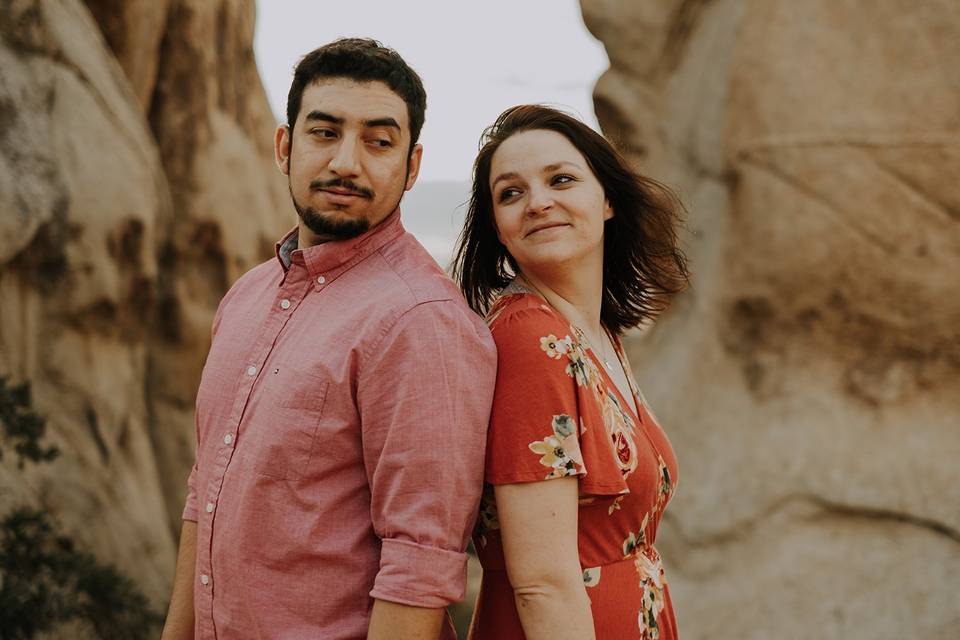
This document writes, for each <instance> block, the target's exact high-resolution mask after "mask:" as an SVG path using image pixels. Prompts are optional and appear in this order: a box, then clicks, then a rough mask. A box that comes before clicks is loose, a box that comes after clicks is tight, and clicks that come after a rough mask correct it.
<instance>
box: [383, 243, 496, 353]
mask: <svg viewBox="0 0 960 640" xmlns="http://www.w3.org/2000/svg"><path fill="white" fill-rule="evenodd" d="M380 257H381V259H382V260H383V262H384V263H385V266H386V269H387V271H388V273H389V278H391V279H392V282H391V283H390V286H388V287H385V289H386V290H387V291H386V292H385V293H386V295H385V296H384V298H383V299H381V300H379V301H378V303H379V304H380V305H381V308H382V309H383V310H385V311H386V310H387V309H390V311H392V312H393V313H395V314H397V315H398V316H400V315H404V314H406V313H407V312H408V311H411V310H412V309H414V308H416V307H423V308H422V311H428V310H433V311H435V312H436V313H439V314H441V315H444V316H445V317H446V320H447V321H452V322H459V323H463V324H467V325H470V326H471V327H473V329H474V330H475V331H476V332H477V333H478V334H480V335H481V336H484V335H489V330H488V329H487V326H486V323H485V322H484V321H483V319H482V318H481V317H480V316H478V315H477V314H476V313H474V312H473V310H472V309H471V308H470V307H469V306H468V305H467V302H466V300H464V298H463V294H461V293H460V289H459V288H457V285H456V284H455V283H454V282H453V280H451V279H450V276H448V275H447V273H446V272H445V271H444V270H443V269H441V268H440V266H439V265H438V264H437V262H436V261H435V260H434V259H433V257H431V256H430V254H429V253H428V252H427V250H426V249H424V248H423V246H422V245H421V244H420V243H419V242H418V241H417V239H416V238H415V237H413V236H412V235H411V234H409V233H405V234H404V235H402V236H401V237H399V238H398V239H397V241H396V242H393V243H391V244H390V245H389V246H387V247H385V248H384V249H383V250H381V252H380Z"/></svg>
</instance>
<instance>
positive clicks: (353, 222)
mask: <svg viewBox="0 0 960 640" xmlns="http://www.w3.org/2000/svg"><path fill="white" fill-rule="evenodd" d="M334 187H335V188H338V189H348V190H350V191H352V192H354V193H356V194H357V195H358V196H360V197H362V198H367V199H368V200H372V199H373V191H371V190H370V189H367V188H366V187H361V186H358V185H355V184H353V183H352V182H350V181H349V180H341V179H339V178H335V179H333V180H326V181H323V180H314V181H313V182H311V183H310V191H311V192H312V191H318V190H321V189H327V188H334ZM287 189H288V190H289V191H290V199H291V200H293V207H294V208H295V209H296V210H297V215H299V216H300V219H301V220H303V223H304V224H305V225H307V228H308V229H310V231H312V232H314V233H315V234H317V235H318V236H325V237H327V238H333V239H336V240H347V239H349V238H355V237H357V236H359V235H362V234H364V233H366V232H367V230H369V229H370V221H369V220H368V219H366V218H347V219H345V220H338V219H336V218H333V217H332V216H328V215H324V214H323V213H320V212H319V211H317V209H316V208H314V207H307V206H303V205H301V204H300V203H299V202H297V198H296V196H294V195H293V186H292V185H291V184H290V181H289V180H288V181H287Z"/></svg>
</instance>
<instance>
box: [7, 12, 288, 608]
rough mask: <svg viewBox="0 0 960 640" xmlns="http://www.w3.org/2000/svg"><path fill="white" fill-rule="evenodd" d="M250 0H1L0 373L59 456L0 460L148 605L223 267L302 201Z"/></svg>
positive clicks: (170, 528) (231, 265)
mask: <svg viewBox="0 0 960 640" xmlns="http://www.w3.org/2000/svg"><path fill="white" fill-rule="evenodd" d="M253 23H254V6H253V1H252V0H217V1H214V2H210V1H206V0H204V1H201V0H164V1H160V2H158V1H156V0H151V1H150V2H147V1H146V0H133V1H125V2H117V1H111V0H90V1H89V2H87V3H86V4H84V3H83V2H80V1H79V0H11V1H9V2H3V3H0V68H2V72H0V375H4V376H8V377H10V378H11V379H12V380H13V381H20V380H30V381H32V383H33V390H34V405H35V408H36V409H37V410H38V411H39V412H41V413H42V414H44V415H45V416H47V418H48V422H49V427H48V434H49V435H48V438H47V440H48V441H49V442H51V443H53V444H55V445H56V446H58V447H59V448H60V450H61V451H62V455H61V456H60V458H59V459H58V460H56V461H55V462H53V463H51V464H47V465H37V466H30V465H28V466H27V468H26V470H25V471H24V472H20V471H18V470H17V469H16V464H15V457H14V456H12V455H8V456H5V457H4V460H3V463H2V465H0V487H2V489H0V510H5V509H6V508H7V507H8V506H9V505H11V504H14V503H19V502H38V501H39V502H40V503H42V504H44V505H46V506H47V507H48V508H49V509H50V511H51V512H52V513H53V514H54V515H55V516H56V517H57V518H58V520H59V521H60V522H61V523H62V524H63V526H64V528H65V529H66V531H67V532H68V533H69V534H71V535H72V536H73V537H74V538H75V539H76V540H77V541H78V542H79V543H80V544H81V545H82V547H83V548H85V549H87V550H90V551H93V552H94V553H96V554H97V555H98V557H100V558H101V559H103V560H107V561H110V562H113V563H115V564H116V565H117V566H118V567H119V568H120V569H121V570H123V571H124V572H125V573H127V574H128V575H129V576H130V577H131V578H133V579H134V581H135V582H137V583H138V584H139V585H140V586H141V587H142V588H143V589H144V591H145V593H146V594H147V595H148V596H149V597H150V598H151V600H152V601H153V602H154V604H155V605H156V606H157V608H158V609H159V608H161V607H162V606H163V605H164V604H165V603H166V598H167V596H168V594H169V585H170V581H171V578H172V569H173V561H174V555H175V539H176V538H175V533H174V532H175V530H176V529H177V528H178V527H179V512H180V509H181V507H182V499H183V495H184V493H185V490H186V487H185V479H186V475H187V472H188V471H189V465H190V464H191V461H192V455H193V453H192V451H193V441H194V431H193V398H194V392H195V390H196V384H197V381H198V379H199V375H200V370H201V367H202V363H203V358H204V356H205V354H206V350H207V346H208V343H209V334H210V322H211V319H212V316H213V313H214V310H215V308H216V305H217V303H218V301H219V299H220V297H221V295H222V294H223V292H224V291H225V290H226V288H227V286H228V285H229V284H230V283H231V282H232V281H233V280H235V279H236V277H237V276H239V275H240V274H241V273H242V272H243V271H245V270H246V269H248V268H249V267H251V266H252V265H254V264H256V263H257V262H259V261H261V260H262V259H264V258H265V257H266V256H268V255H269V254H270V253H271V251H272V243H273V241H274V240H275V238H276V237H277V236H278V235H279V234H280V233H282V232H283V231H284V230H285V229H286V228H287V227H289V226H290V225H292V223H293V221H294V220H295V218H294V215H293V213H292V209H290V205H289V198H288V197H287V195H286V192H285V185H284V182H283V180H282V177H281V176H280V175H279V174H278V172H277V171H276V169H275V167H274V166H273V163H272V152H271V141H272V130H273V127H274V124H275V123H274V119H273V116H272V115H271V113H270V110H269V106H268V104H267V101H266V96H265V94H264V91H263V88H262V86H261V83H260V80H259V77H258V75H257V70H256V66H255V63H254V59H253V51H252V40H253Z"/></svg>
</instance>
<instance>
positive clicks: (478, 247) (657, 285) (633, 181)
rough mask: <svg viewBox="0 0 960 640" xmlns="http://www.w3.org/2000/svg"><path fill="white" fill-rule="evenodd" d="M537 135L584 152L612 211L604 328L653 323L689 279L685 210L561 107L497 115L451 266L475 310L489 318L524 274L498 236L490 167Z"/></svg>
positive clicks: (607, 227) (606, 244)
mask: <svg viewBox="0 0 960 640" xmlns="http://www.w3.org/2000/svg"><path fill="white" fill-rule="evenodd" d="M533 130H545V131H555V132H556V133H559V134H560V135H562V136H563V137H565V138H566V139H567V140H569V141H570V143H571V144H573V146H574V147H576V148H577V150H578V151H579V152H580V153H581V154H583V157H584V159H586V161H587V164H588V165H589V166H590V170H591V171H593V174H594V175H595V176H596V177H597V180H598V181H599V182H600V184H601V185H602V186H603V192H604V195H605V196H606V198H607V201H608V202H609V203H610V206H611V208H612V209H613V217H612V218H610V219H609V220H607V221H606V222H604V231H603V301H602V303H601V306H600V321H601V322H602V323H603V326H604V327H605V328H606V329H607V330H609V331H610V332H611V333H614V334H618V335H619V334H622V333H623V332H624V331H626V330H627V329H630V328H632V327H635V326H637V325H638V324H640V323H642V322H649V321H652V320H653V319H655V318H656V317H657V316H658V315H659V314H660V313H661V312H662V311H664V310H665V309H666V308H667V307H668V306H669V302H670V298H671V297H672V296H673V295H675V294H677V293H679V292H680V291H682V290H683V289H684V288H685V287H686V285H687V283H688V281H689V277H690V276H689V273H688V271H687V262H686V258H685V257H684V255H683V252H682V251H681V250H680V247H679V246H678V239H677V226H678V224H679V222H680V217H681V213H682V211H683V205H682V204H681V203H680V201H679V200H678V199H677V197H676V196H675V195H674V194H673V192H672V191H671V190H670V189H669V188H668V187H666V186H665V185H663V184H660V183H659V182H657V181H656V180H653V179H652V178H648V177H646V176H643V175H640V174H639V173H636V172H635V171H634V170H633V169H631V168H630V165H629V164H627V161H626V160H625V159H624V158H623V156H621V155H620V153H619V152H618V151H617V150H616V149H615V148H614V147H613V145H611V144H610V143H609V142H608V141H607V140H606V139H605V138H604V137H603V136H601V135H600V134H599V133H597V132H596V131H594V130H593V129H591V128H590V127H588V126H587V125H585V124H583V123H582V122H580V121H579V120H577V119H576V118H573V117H571V116H569V115H567V114H565V113H563V112H561V111H557V110H556V109H552V108H550V107H545V106H541V105H530V104H528V105H520V106H517V107H512V108H510V109H507V110H506V111H504V112H503V113H501V114H500V116H499V117H498V118H497V121H496V122H495V123H493V126H491V127H489V128H488V129H487V130H486V131H485V132H484V134H483V137H482V139H481V143H482V144H483V146H482V147H481V148H480V153H479V154H478V155H477V159H476V162H475V163H474V165H473V192H472V194H471V197H470V206H469V208H468V209H467V215H466V220H465V221H464V226H463V231H462V232H461V233H460V238H459V240H458V241H457V250H456V257H455V258H454V264H453V272H454V278H455V279H456V280H457V281H458V282H459V284H460V288H461V290H462V291H463V295H464V297H466V299H467V302H468V303H469V304H470V307H471V308H472V309H473V310H474V311H476V312H477V313H479V314H480V315H484V314H486V312H487V310H488V309H489V307H490V304H491V303H492V301H493V298H494V297H495V295H496V292H497V290H498V289H501V288H503V287H505V286H506V285H507V284H508V283H509V282H510V280H511V279H512V278H513V276H514V275H515V274H516V273H518V272H519V268H518V265H517V262H516V260H514V259H513V256H511V255H510V254H509V253H508V252H507V249H506V247H504V246H503V244H502V243H501V242H500V240H499V238H498V237H497V228H496V224H495V222H494V219H493V197H492V194H491V192H490V165H491V162H492V161H493V154H494V153H495V152H496V151H497V149H498V148H499V147H500V145H501V144H502V143H503V141H504V140H506V139H507V138H509V137H511V136H514V135H516V134H518V133H522V132H524V131H533Z"/></svg>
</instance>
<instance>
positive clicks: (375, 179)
mask: <svg viewBox="0 0 960 640" xmlns="http://www.w3.org/2000/svg"><path fill="white" fill-rule="evenodd" d="M275 147H276V158H277V164H278V165H279V167H280V170H281V171H282V172H283V173H284V174H285V175H287V176H288V177H289V185H290V195H291V197H292V198H293V203H294V206H295V207H296V209H297V213H298V214H299V215H300V240H301V247H304V246H309V245H312V244H316V243H318V242H323V241H325V240H336V239H344V238H352V237H354V236H358V235H360V234H361V233H363V232H365V231H366V230H367V229H370V228H371V227H374V226H376V225H377V224H379V223H380V222H381V221H383V219H384V218H386V217H387V216H389V215H390V214H391V213H392V212H393V211H394V209H396V208H397V205H399V204H400V198H401V197H402V196H403V192H404V191H406V190H408V189H410V188H411V187H412V186H413V183H414V182H415V181H416V179H417V173H418V172H419V170H420V157H421V154H422V148H421V147H420V145H416V147H414V149H413V153H409V154H408V151H409V149H410V121H409V116H408V114H407V105H406V103H404V101H403V99H402V98H401V97H400V96H398V95H397V94H396V93H394V92H393V91H392V90H391V89H390V88H389V87H388V86H387V85H386V84H384V83H382V82H365V83H359V82H354V81H353V80H349V79H345V78H329V79H324V80H321V81H319V82H316V83H314V84H311V85H309V86H307V88H306V89H305V90H304V92H303V97H302V101H301V104H300V113H299V115H298V116H297V121H296V123H294V126H293V131H292V132H290V131H289V130H288V129H287V127H285V126H281V127H279V128H278V129H277V135H276V139H275Z"/></svg>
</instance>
